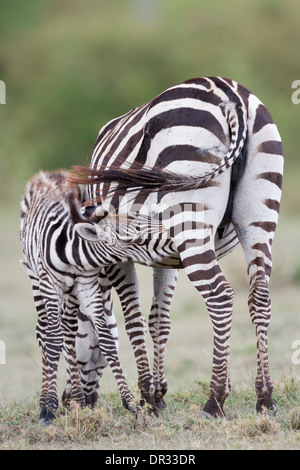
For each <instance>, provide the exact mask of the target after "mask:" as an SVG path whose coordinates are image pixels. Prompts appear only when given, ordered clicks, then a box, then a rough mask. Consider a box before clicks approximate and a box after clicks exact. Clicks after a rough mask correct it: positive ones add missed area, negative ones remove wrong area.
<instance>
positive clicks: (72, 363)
mask: <svg viewBox="0 0 300 470" xmlns="http://www.w3.org/2000/svg"><path fill="white" fill-rule="evenodd" d="M78 308H79V305H78V302H77V299H76V298H75V297H73V296H70V295H67V296H66V299H65V302H64V304H63V308H62V318H61V329H62V334H63V338H64V348H63V352H64V356H65V360H66V366H67V375H68V381H67V387H66V389H65V391H64V392H63V396H62V401H63V403H64V405H65V406H67V405H68V404H69V402H70V400H74V401H76V402H77V403H78V404H79V405H80V406H81V407H83V406H85V404H86V403H85V397H84V394H83V389H82V385H81V377H80V373H79V368H78V363H77V357H76V347H75V340H76V333H77V315H78Z"/></svg>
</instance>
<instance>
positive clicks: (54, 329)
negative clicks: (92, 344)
mask: <svg viewBox="0 0 300 470" xmlns="http://www.w3.org/2000/svg"><path fill="white" fill-rule="evenodd" d="M26 270H27V272H28V274H29V277H30V280H31V287H32V294H33V300H34V304H35V308H36V312H37V324H36V339H37V342H38V345H39V347H40V348H41V353H42V387H41V393H40V400H39V403H40V410H41V411H40V419H41V420H42V421H43V422H44V423H45V424H50V423H51V422H52V420H53V418H54V417H55V411H56V409H57V406H58V398H57V389H56V374H57V365H58V362H59V357H60V354H61V351H62V346H63V338H62V334H61V330H60V326H59V322H57V321H56V320H57V319H56V320H55V318H54V321H53V320H52V318H53V316H52V315H51V311H52V308H53V307H52V305H51V304H49V301H50V300H53V297H51V298H50V299H49V293H50V292H51V289H49V286H48V284H47V282H46V283H44V284H43V282H40V280H39V279H38V278H37V276H36V275H35V274H34V272H33V271H31V269H30V268H29V267H28V266H26ZM54 304H55V301H54ZM56 313H57V315H58V311H57V312H56ZM54 317H55V315H54Z"/></svg>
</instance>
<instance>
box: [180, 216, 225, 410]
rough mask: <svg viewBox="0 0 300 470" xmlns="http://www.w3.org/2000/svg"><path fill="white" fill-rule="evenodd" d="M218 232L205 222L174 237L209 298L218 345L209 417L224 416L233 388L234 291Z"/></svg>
mask: <svg viewBox="0 0 300 470" xmlns="http://www.w3.org/2000/svg"><path fill="white" fill-rule="evenodd" d="M214 232H215V230H214V229H213V226H212V225H211V224H207V223H206V224H204V225H203V230H199V231H198V232H197V231H194V230H191V231H188V230H187V231H186V232H184V231H183V232H181V233H179V235H178V236H175V237H174V242H175V244H176V246H177V249H178V252H179V254H180V257H181V260H182V264H183V267H184V268H185V271H186V273H187V275H188V277H189V279H190V281H191V282H192V284H193V285H194V286H195V287H196V289H197V290H198V291H199V292H200V293H201V294H202V297H203V298H204V300H205V303H206V308H207V310H208V312H209V315H210V318H211V320H212V324H213V332H214V348H213V368H212V377H211V382H210V397H209V399H208V401H207V403H206V404H205V406H204V408H203V413H204V415H205V416H212V417H224V416H225V414H224V410H223V406H224V402H225V400H226V398H227V397H228V395H229V393H230V390H231V386H230V378H229V350H230V332H231V323H232V305H233V295H234V293H233V289H232V287H231V286H230V284H229V283H228V282H227V280H226V279H225V277H224V275H223V273H222V271H221V268H220V266H219V264H218V262H217V259H216V254H215V251H214V235H215V234H214ZM186 233H187V234H189V235H190V238H188V236H187V235H186ZM201 233H202V235H203V238H201ZM197 237H198V239H197Z"/></svg>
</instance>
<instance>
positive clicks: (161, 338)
mask: <svg viewBox="0 0 300 470" xmlns="http://www.w3.org/2000/svg"><path fill="white" fill-rule="evenodd" d="M177 277H178V271H177V269H165V268H162V269H160V268H154V269H153V291H154V295H153V300H152V306H151V312H150V315H149V322H148V323H149V332H150V335H151V337H152V340H153V346H154V365H153V376H154V380H155V384H156V387H155V388H156V390H155V405H156V407H157V408H160V409H162V408H165V407H166V403H165V401H164V398H163V397H164V395H165V394H166V392H167V389H168V384H167V381H166V378H165V371H164V356H165V346H166V342H167V340H168V337H169V333H170V326H171V322H170V316H169V312H170V305H171V301H172V297H173V293H174V289H175V285H176V282H177Z"/></svg>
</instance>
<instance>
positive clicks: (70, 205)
mask: <svg viewBox="0 0 300 470" xmlns="http://www.w3.org/2000/svg"><path fill="white" fill-rule="evenodd" d="M68 176H69V174H68V173H67V172H62V171H58V172H54V173H45V172H40V173H39V174H37V175H35V176H34V177H33V178H32V179H31V180H30V182H29V183H28V184H27V187H26V192H25V195H24V198H23V200H22V202H21V244H22V249H23V253H24V258H25V261H24V262H23V264H24V267H25V268H26V270H27V273H28V275H29V277H30V279H31V281H32V290H33V297H34V302H35V306H36V310H37V313H38V322H37V329H36V331H37V339H38V343H39V345H40V346H41V349H42V361H43V381H42V391H41V397H40V406H41V419H43V420H44V422H46V423H47V422H51V421H52V419H53V418H54V416H55V412H56V410H57V406H58V398H57V366H58V362H59V356H60V353H61V350H62V348H63V347H64V353H65V355H66V359H67V364H68V373H69V376H70V382H69V383H68V384H67V389H66V391H65V394H64V400H68V398H69V395H70V393H71V398H75V399H76V400H77V401H79V403H80V404H81V405H83V404H85V400H84V393H83V391H82V388H81V380H83V378H84V373H85V370H84V364H83V367H82V370H81V376H82V377H80V375H79V372H78V362H77V359H76V352H75V334H76V327H77V316H78V317H79V318H80V312H79V306H80V310H82V313H83V314H85V315H86V316H87V317H88V318H89V320H90V321H91V323H92V325H93V328H94V330H95V333H96V335H97V340H98V346H99V348H100V353H101V354H100V353H99V351H98V357H97V358H96V359H94V362H95V361H96V363H97V367H96V369H99V367H100V370H96V372H95V374H96V375H95V374H94V376H97V374H98V375H99V374H100V375H101V367H102V369H103V367H104V366H105V365H106V362H105V361H107V363H108V364H109V365H110V366H111V368H112V371H113V373H114V376H115V378H116V381H117V384H118V387H119V391H120V395H121V398H122V402H123V404H124V406H125V407H126V408H129V409H132V410H135V405H133V404H132V398H133V396H132V393H131V391H130V389H129V387H128V384H127V382H126V380H125V377H124V374H123V371H122V368H121V366H120V362H119V359H118V355H117V346H116V332H115V331H114V328H116V325H115V320H114V318H113V317H111V314H110V308H107V306H106V303H105V300H106V299H105V296H104V295H103V296H102V292H101V290H100V287H99V271H100V269H101V267H102V266H105V265H110V264H116V263H119V262H122V261H127V260H134V261H137V262H141V263H146V264H151V263H152V262H153V261H154V262H156V260H157V258H160V257H164V256H166V255H167V251H166V244H165V241H163V246H162V248H161V252H160V253H159V252H156V254H155V255H154V256H152V255H151V256H150V255H149V252H147V251H146V250H145V251H143V252H141V250H140V249H137V248H136V247H135V245H130V243H129V242H127V241H123V240H121V237H120V236H119V237H118V233H117V232H116V231H115V232H114V233H113V228H114V226H113V225H112V226H111V228H110V226H109V225H108V224H106V223H104V224H103V225H102V226H101V228H99V226H98V225H97V224H96V223H95V221H98V220H99V217H97V215H95V214H91V216H90V217H89V218H84V217H83V216H82V215H81V214H80V206H81V203H82V200H83V199H82V194H81V190H80V188H79V187H77V186H74V185H72V184H70V183H69V182H68ZM121 222H122V220H121V219H120V222H119V224H118V225H119V226H120V225H121ZM141 227H142V225H141ZM112 235H113V238H112ZM140 236H141V237H142V238H143V236H144V233H143V230H142V231H141V234H140ZM156 236H157V238H158V239H159V237H161V236H162V234H161V232H160V227H159V226H157V233H156ZM95 241H97V243H95ZM135 253H136V255H135ZM102 290H103V289H102ZM102 300H104V304H102ZM108 300H109V298H108ZM103 305H104V308H103ZM61 310H62V315H60V311H61ZM141 321H142V322H143V319H142V320H141ZM81 326H82V325H81ZM80 331H81V330H80V328H79V334H80ZM95 333H94V334H95ZM78 347H80V345H79V346H78ZM99 361H100V362H101V366H99V364H98V362H99ZM89 374H90V371H89ZM90 380H91V376H90V375H89V378H88V381H90ZM83 385H84V388H85V390H84V391H85V392H86V391H87V392H91V390H89V386H87V387H85V384H84V380H83ZM70 388H71V392H70ZM152 395H153V394H152ZM89 398H91V397H89ZM88 401H89V399H88ZM91 401H93V398H91Z"/></svg>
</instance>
